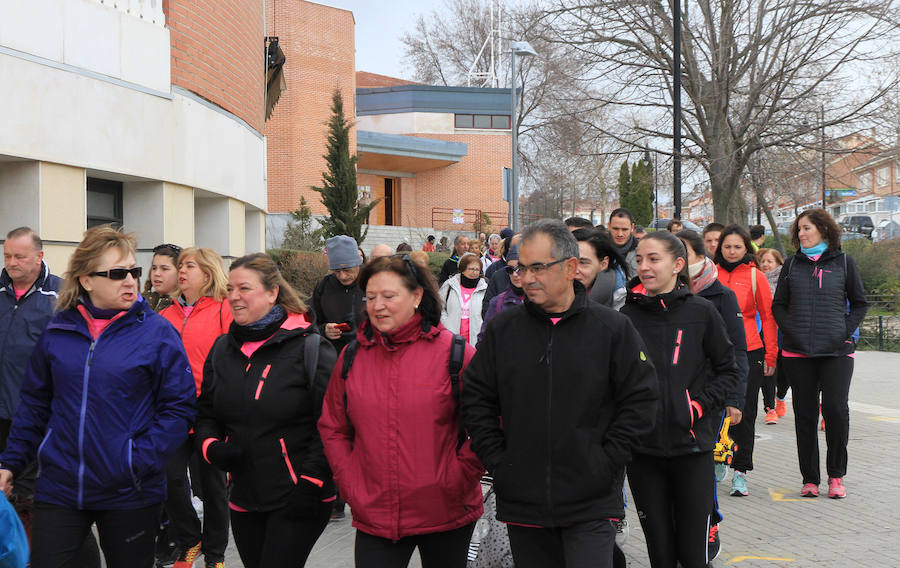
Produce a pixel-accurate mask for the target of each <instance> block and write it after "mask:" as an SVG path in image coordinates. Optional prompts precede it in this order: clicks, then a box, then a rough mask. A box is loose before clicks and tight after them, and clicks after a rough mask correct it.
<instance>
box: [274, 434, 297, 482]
mask: <svg viewBox="0 0 900 568" xmlns="http://www.w3.org/2000/svg"><path fill="white" fill-rule="evenodd" d="M278 442H279V443H280V444H281V457H283V458H284V463H285V465H287V468H288V473H290V474H291V479H292V480H293V481H294V485H297V474H296V473H294V466H293V465H291V458H290V457H289V456H288V453H287V446H286V445H285V443H284V438H278Z"/></svg>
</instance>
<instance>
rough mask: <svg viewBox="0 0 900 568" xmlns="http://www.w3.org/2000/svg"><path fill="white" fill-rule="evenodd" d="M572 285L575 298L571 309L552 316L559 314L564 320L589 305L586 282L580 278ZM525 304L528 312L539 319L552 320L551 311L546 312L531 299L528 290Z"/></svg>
mask: <svg viewBox="0 0 900 568" xmlns="http://www.w3.org/2000/svg"><path fill="white" fill-rule="evenodd" d="M572 286H573V287H574V288H575V300H574V301H573V302H572V305H571V306H569V309H568V310H566V311H565V312H564V313H563V314H561V315H559V314H554V315H553V316H552V317H557V315H559V317H560V321H562V320H564V319H568V318H570V317H572V316H574V315H575V314H578V313H580V312H582V311H584V309H585V308H587V305H588V293H587V288H585V287H584V284H582V283H581V282H579V281H578V280H573V281H572ZM524 304H525V308H526V309H527V310H528V313H530V314H531V315H532V316H534V317H536V318H538V319H543V320H547V321H549V320H550V317H551V315H550V314H549V313H547V312H545V311H544V310H543V309H542V308H541V307H540V306H538V305H537V304H535V303H533V302H532V301H531V300H529V299H528V293H527V292H526V293H525V301H524Z"/></svg>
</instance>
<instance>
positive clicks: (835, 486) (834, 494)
mask: <svg viewBox="0 0 900 568" xmlns="http://www.w3.org/2000/svg"><path fill="white" fill-rule="evenodd" d="M846 496H847V490H846V489H844V478H842V477H829V478H828V497H830V498H831V499H843V498H844V497H846Z"/></svg>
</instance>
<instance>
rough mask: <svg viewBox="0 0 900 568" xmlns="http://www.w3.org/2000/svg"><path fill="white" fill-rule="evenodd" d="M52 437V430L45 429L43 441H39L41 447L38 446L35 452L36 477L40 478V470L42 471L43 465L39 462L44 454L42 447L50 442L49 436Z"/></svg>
mask: <svg viewBox="0 0 900 568" xmlns="http://www.w3.org/2000/svg"><path fill="white" fill-rule="evenodd" d="M52 435H53V428H47V434H46V435H45V436H44V439H43V440H41V445H40V446H38V450H37V476H38V477H40V476H41V470H42V469H43V464H42V462H41V454H42V453H43V452H44V446H46V445H47V442H48V441H49V440H50V436H52Z"/></svg>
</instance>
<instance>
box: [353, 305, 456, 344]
mask: <svg viewBox="0 0 900 568" xmlns="http://www.w3.org/2000/svg"><path fill="white" fill-rule="evenodd" d="M442 329H443V326H442V325H440V324H438V325H437V326H431V325H425V326H423V324H422V316H421V314H419V313H416V314H414V315H413V317H412V319H410V320H409V321H408V322H406V323H405V324H403V325H401V326H400V327H399V328H398V329H395V330H394V331H392V332H388V333H385V332H381V331H378V330H377V329H375V328H374V327H373V326H372V322H371V321H369V319H368V318H366V320H365V321H363V322H362V325H360V326H359V329H358V330H357V331H356V339H357V340H358V341H359V344H360V345H362V346H364V347H371V346H374V345H381V346H382V347H384V348H385V349H387V350H388V351H396V350H397V349H398V348H399V347H400V346H401V345H403V344H404V343H415V342H416V341H418V340H419V339H433V338H435V337H437V336H438V335H439V334H440V333H441V330H442Z"/></svg>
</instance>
